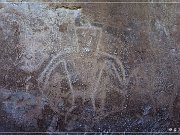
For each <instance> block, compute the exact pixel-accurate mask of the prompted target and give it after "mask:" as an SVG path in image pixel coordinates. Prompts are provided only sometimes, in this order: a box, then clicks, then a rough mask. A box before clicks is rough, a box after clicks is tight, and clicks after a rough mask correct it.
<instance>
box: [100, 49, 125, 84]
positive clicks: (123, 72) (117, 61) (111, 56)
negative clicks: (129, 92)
mask: <svg viewBox="0 0 180 135" xmlns="http://www.w3.org/2000/svg"><path fill="white" fill-rule="evenodd" d="M98 53H100V54H102V55H104V56H107V57H109V58H112V59H114V60H115V61H116V63H117V64H118V65H120V68H121V72H122V80H123V82H126V71H125V68H124V66H123V64H122V62H121V61H120V60H119V59H117V58H116V57H115V56H113V55H110V54H108V53H105V52H101V51H99V52H98Z"/></svg>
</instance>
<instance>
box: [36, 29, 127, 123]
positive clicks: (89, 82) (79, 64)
mask: <svg viewBox="0 0 180 135" xmlns="http://www.w3.org/2000/svg"><path fill="white" fill-rule="evenodd" d="M61 29H62V28H61ZM66 29H68V28H66ZM74 30H75V32H73V33H75V36H76V37H75V39H76V40H75V41H76V43H74V44H76V45H77V46H76V49H77V51H76V49H75V50H71V51H68V52H66V51H62V52H59V53H58V54H57V55H55V56H53V57H52V59H51V60H50V61H49V64H48V65H47V66H46V67H45V69H44V71H43V72H42V73H41V75H40V76H39V84H40V86H42V87H41V89H42V93H44V96H47V98H48V100H49V102H52V103H53V104H52V105H51V106H52V109H53V110H54V111H56V112H59V113H61V112H62V110H61V109H58V105H59V104H61V106H63V105H65V104H64V103H65V102H68V103H69V105H70V106H65V107H64V108H69V109H68V110H66V112H65V119H66V120H67V117H68V115H69V114H70V113H71V111H73V110H74V109H75V108H76V107H78V105H76V100H77V99H78V98H81V99H82V101H83V103H85V102H86V101H88V100H90V101H91V104H92V106H93V108H94V111H97V107H96V102H97V101H96V100H97V99H98V100H100V104H101V105H100V106H101V110H103V108H104V107H105V102H106V101H105V100H106V92H107V90H106V86H107V85H102V83H101V80H102V79H103V77H102V74H103V72H104V70H106V72H110V71H108V70H109V69H108V68H105V67H107V66H108V65H107V63H109V67H112V69H111V70H114V73H115V74H114V77H115V78H116V77H117V80H118V82H119V84H120V85H122V86H125V85H127V83H126V74H125V68H124V66H123V64H122V62H121V61H120V60H119V59H118V58H116V57H115V56H112V55H110V54H108V53H105V52H101V51H99V46H100V45H101V44H100V40H101V36H102V30H101V28H97V27H94V26H90V27H87V26H78V27H75V28H74ZM59 65H61V66H62V65H63V68H61V69H58V68H57V67H58V66H59ZM117 68H118V69H117ZM55 71H56V72H60V74H62V72H64V74H63V75H60V74H59V83H60V82H61V81H60V80H62V79H64V78H66V79H67V82H66V83H67V84H68V86H66V90H67V91H68V92H67V93H66V94H65V95H64V94H62V93H61V89H62V87H61V86H59V85H56V87H57V89H54V90H52V88H50V87H49V85H50V84H51V83H52V84H53V83H54V84H56V81H55V80H54V79H53V78H51V76H52V74H53V72H55ZM56 75H57V74H56ZM50 78H51V79H50ZM56 78H58V77H56ZM110 82H111V80H110V79H106V81H105V82H103V83H104V84H108V83H110ZM100 85H101V86H100ZM100 87H101V89H100ZM119 92H120V93H121V94H122V95H123V99H122V105H121V106H123V104H124V102H125V96H126V93H127V92H126V91H125V90H124V89H122V90H120V91H119ZM45 93H51V94H45ZM100 93H101V94H100ZM97 94H99V95H101V96H98V97H97ZM58 95H59V96H58ZM54 97H58V98H59V99H57V98H54ZM55 102H56V103H55ZM60 102H62V103H60ZM50 104H51V103H50ZM121 109H122V107H121ZM66 120H65V121H66Z"/></svg>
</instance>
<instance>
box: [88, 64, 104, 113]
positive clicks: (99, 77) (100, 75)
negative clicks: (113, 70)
mask: <svg viewBox="0 0 180 135" xmlns="http://www.w3.org/2000/svg"><path fill="white" fill-rule="evenodd" d="M105 65H106V62H104V63H103V65H102V68H101V70H100V72H99V75H98V80H97V82H96V83H95V88H94V91H93V93H92V96H91V102H92V105H93V108H94V110H96V106H95V98H94V97H95V94H96V92H97V91H98V90H97V89H98V87H99V84H100V80H101V77H102V73H103V70H104V67H105Z"/></svg>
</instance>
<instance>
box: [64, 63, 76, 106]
mask: <svg viewBox="0 0 180 135" xmlns="http://www.w3.org/2000/svg"><path fill="white" fill-rule="evenodd" d="M63 63H64V67H65V72H66V74H67V78H68V81H69V86H70V90H71V94H72V106H74V103H75V98H74V89H73V86H72V82H71V76H70V75H69V72H68V70H67V63H66V62H65V61H64V62H63Z"/></svg>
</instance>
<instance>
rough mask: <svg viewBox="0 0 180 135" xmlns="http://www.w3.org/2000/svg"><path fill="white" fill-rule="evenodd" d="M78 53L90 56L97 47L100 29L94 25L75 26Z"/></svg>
mask: <svg viewBox="0 0 180 135" xmlns="http://www.w3.org/2000/svg"><path fill="white" fill-rule="evenodd" d="M76 33H77V37H78V47H79V53H80V54H81V55H82V56H92V55H94V54H95V52H96V51H97V49H98V43H99V40H100V34H101V29H99V28H95V27H79V28H77V31H76Z"/></svg>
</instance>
